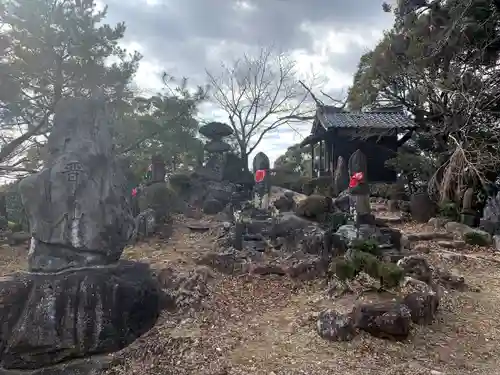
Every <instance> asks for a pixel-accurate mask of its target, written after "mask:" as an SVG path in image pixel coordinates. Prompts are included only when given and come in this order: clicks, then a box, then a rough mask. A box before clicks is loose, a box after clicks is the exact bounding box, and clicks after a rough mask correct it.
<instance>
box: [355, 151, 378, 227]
mask: <svg viewBox="0 0 500 375" xmlns="http://www.w3.org/2000/svg"><path fill="white" fill-rule="evenodd" d="M349 176H350V178H351V180H352V179H355V180H356V177H358V176H359V180H358V181H356V183H355V184H353V185H354V186H350V187H349V193H350V195H351V197H352V199H353V201H354V207H355V213H356V223H358V224H373V223H374V222H375V218H374V216H373V215H372V214H371V207H370V187H369V185H368V180H367V163H366V156H365V155H364V154H363V153H362V152H361V150H356V151H355V152H354V153H353V154H352V155H351V157H350V158H349Z"/></svg>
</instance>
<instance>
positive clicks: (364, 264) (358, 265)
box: [352, 250, 404, 288]
mask: <svg viewBox="0 0 500 375" xmlns="http://www.w3.org/2000/svg"><path fill="white" fill-rule="evenodd" d="M352 263H353V265H354V267H355V269H356V270H358V271H363V272H365V273H366V274H368V275H369V276H371V277H373V278H374V279H378V280H379V281H380V283H381V286H383V287H386V288H395V287H397V286H398V285H399V284H400V282H401V280H403V277H404V271H403V269H402V268H401V267H399V266H397V265H396V264H394V263H389V262H382V261H380V260H379V259H378V258H377V257H376V256H375V255H373V254H370V253H366V252H363V251H356V250H355V251H354V254H353V259H352Z"/></svg>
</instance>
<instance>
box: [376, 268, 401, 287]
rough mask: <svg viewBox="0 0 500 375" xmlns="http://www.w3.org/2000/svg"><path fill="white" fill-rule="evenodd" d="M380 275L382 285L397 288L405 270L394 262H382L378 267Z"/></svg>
mask: <svg viewBox="0 0 500 375" xmlns="http://www.w3.org/2000/svg"><path fill="white" fill-rule="evenodd" d="M378 276H379V279H380V282H381V284H382V286H384V287H386V288H396V287H397V286H398V285H399V284H400V283H401V281H402V280H403V277H404V271H403V269H402V268H401V267H399V266H397V265H396V264H394V263H386V262H381V263H380V264H379V267H378Z"/></svg>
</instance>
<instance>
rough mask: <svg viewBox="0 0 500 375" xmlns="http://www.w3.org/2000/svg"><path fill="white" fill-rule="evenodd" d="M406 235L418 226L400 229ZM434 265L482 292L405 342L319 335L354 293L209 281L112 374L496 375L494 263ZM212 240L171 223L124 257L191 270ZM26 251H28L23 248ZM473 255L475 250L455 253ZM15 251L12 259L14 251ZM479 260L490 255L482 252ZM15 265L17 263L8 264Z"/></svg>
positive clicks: (218, 278) (5, 261)
mask: <svg viewBox="0 0 500 375" xmlns="http://www.w3.org/2000/svg"><path fill="white" fill-rule="evenodd" d="M401 227H402V229H403V230H405V231H409V232H413V231H415V230H417V231H418V230H422V228H421V227H419V226H411V225H402V226H401ZM429 245H430V247H431V252H430V253H429V254H427V256H429V258H430V259H431V260H432V262H433V264H435V265H436V264H437V265H439V266H441V267H447V268H449V269H451V270H453V271H455V272H457V273H460V274H461V275H463V276H464V277H465V278H466V281H467V282H468V283H469V284H470V285H472V286H474V287H478V288H479V289H480V292H472V291H470V292H469V291H468V292H451V293H449V294H446V295H445V297H444V298H443V303H442V306H441V310H440V313H439V316H438V319H437V321H436V322H434V323H433V324H432V325H431V326H428V327H414V329H413V333H412V335H411V337H410V339H409V340H407V341H406V342H402V343H394V342H389V341H384V340H381V339H376V338H373V337H371V336H369V335H367V334H360V335H359V336H358V337H356V338H355V339H354V340H353V341H352V342H349V343H331V342H328V341H325V340H323V339H321V338H320V337H319V336H318V335H317V334H316V332H315V316H316V315H317V313H318V312H319V311H321V310H322V309H324V308H334V309H337V310H340V311H347V310H348V309H350V308H351V307H352V305H353V303H354V302H355V301H354V300H353V299H354V297H353V296H349V295H347V296H345V297H343V298H342V299H338V300H332V299H329V298H328V297H327V296H326V294H325V293H324V292H325V287H324V285H323V283H322V282H320V281H318V282H314V283H308V284H304V283H298V282H294V281H292V280H289V279H286V278H280V277H261V278H258V277H254V276H252V277H250V276H244V277H227V276H223V275H220V274H216V275H215V280H214V281H213V282H212V284H211V285H210V289H211V297H210V298H209V299H208V300H207V301H206V305H205V306H204V308H203V309H201V310H200V311H198V312H196V313H193V314H190V315H186V316H175V315H171V314H168V313H166V312H164V313H163V314H162V316H161V318H160V320H159V321H158V323H157V325H156V326H155V328H154V329H152V330H151V331H150V332H148V333H147V334H146V335H145V336H144V337H142V338H141V339H139V340H137V341H136V342H135V343H134V344H132V345H131V346H130V347H128V348H126V349H125V350H123V351H122V352H121V353H118V354H117V355H116V357H117V358H118V359H121V360H123V362H124V364H123V365H122V366H118V367H116V368H115V369H114V370H112V372H111V373H112V374H130V375H134V374H141V375H167V374H168V375H188V374H189V375H209V374H210V375H224V374H225V375H239V374H255V375H261V374H262V375H272V374H274V375H299V374H304V375H306V374H307V375H329V374H332V375H333V374H338V373H343V374H345V375H365V374H373V375H383V374H387V375H397V374H401V375H403V374H404V375H429V374H434V375H438V374H446V375H455V374H456V375H464V374H471V375H473V374H477V375H479V374H485V375H495V374H500V349H499V348H500V320H499V318H498V317H499V316H500V294H499V293H500V267H499V266H498V264H497V263H495V262H490V261H488V260H482V259H474V258H468V259H464V260H461V261H460V262H456V261H450V259H449V258H446V257H442V256H441V255H440V249H439V248H438V246H437V245H436V244H434V243H430V244H429ZM210 248H211V241H210V237H209V235H208V234H199V233H198V234H193V233H190V232H189V230H187V228H185V227H183V225H182V223H180V222H179V221H178V222H177V224H176V226H175V228H174V234H173V236H172V238H171V239H170V240H168V241H160V242H158V241H150V243H148V244H142V245H140V246H136V247H134V248H129V249H127V250H126V252H125V256H126V257H128V258H132V259H139V260H142V261H147V262H149V263H151V264H152V266H153V267H154V268H161V267H164V266H165V265H167V264H168V265H172V264H174V265H176V266H178V267H180V268H185V269H192V268H194V267H196V265H195V264H194V262H193V257H194V256H196V255H197V254H199V253H202V252H205V251H210ZM2 251H4V254H5V256H4V257H2V263H1V264H0V267H2V268H1V270H2V272H4V273H8V272H12V271H13V270H14V268H15V267H16V266H17V267H24V262H25V261H24V259H21V258H22V257H21V256H19V254H20V253H21V250H19V251H18V250H15V249H10V250H5V249H2ZM23 251H24V254H25V253H26V249H24V250H23ZM460 251H464V252H466V253H469V254H471V253H477V251H478V250H477V249H466V250H460ZM14 254H18V255H14ZM481 256H483V257H489V258H492V259H493V258H494V256H493V255H492V254H491V253H489V252H488V251H483V252H482V253H481ZM15 259H17V263H15V262H14V260H15Z"/></svg>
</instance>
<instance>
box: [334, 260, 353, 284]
mask: <svg viewBox="0 0 500 375" xmlns="http://www.w3.org/2000/svg"><path fill="white" fill-rule="evenodd" d="M330 271H331V272H332V273H334V274H335V275H336V276H337V277H338V278H339V280H341V281H347V280H352V279H354V278H355V277H356V275H357V273H358V272H359V271H358V270H357V269H356V267H355V266H354V263H353V262H351V261H348V260H347V259H344V258H340V259H337V260H335V261H333V262H332V264H331V266H330Z"/></svg>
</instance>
